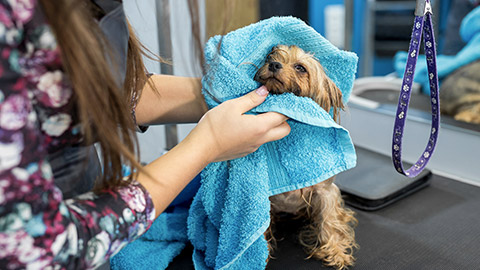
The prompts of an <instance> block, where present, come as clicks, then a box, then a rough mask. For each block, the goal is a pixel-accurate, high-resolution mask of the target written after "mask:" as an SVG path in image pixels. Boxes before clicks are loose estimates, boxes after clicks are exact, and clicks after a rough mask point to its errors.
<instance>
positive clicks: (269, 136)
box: [264, 122, 291, 143]
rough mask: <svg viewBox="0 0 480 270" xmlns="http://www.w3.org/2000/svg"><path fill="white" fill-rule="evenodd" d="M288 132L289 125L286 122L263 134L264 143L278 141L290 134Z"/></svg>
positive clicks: (289, 129)
mask: <svg viewBox="0 0 480 270" xmlns="http://www.w3.org/2000/svg"><path fill="white" fill-rule="evenodd" d="M290 131H291V128H290V125H289V124H288V123H287V122H283V124H280V125H279V126H277V127H274V128H272V129H270V130H269V131H268V132H267V133H266V134H265V136H264V139H265V142H264V143H267V142H272V141H277V140H280V139H282V138H284V137H285V136H287V135H288V134H290Z"/></svg>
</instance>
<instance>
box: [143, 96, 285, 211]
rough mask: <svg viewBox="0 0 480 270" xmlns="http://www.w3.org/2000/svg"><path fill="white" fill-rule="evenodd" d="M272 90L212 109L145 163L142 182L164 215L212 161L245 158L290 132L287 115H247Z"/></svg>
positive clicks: (157, 208) (243, 97)
mask: <svg viewBox="0 0 480 270" xmlns="http://www.w3.org/2000/svg"><path fill="white" fill-rule="evenodd" d="M267 95H268V91H267V90H266V88H265V87H260V88H259V89H258V90H257V91H253V92H251V93H249V94H247V95H245V96H242V97H240V98H237V99H232V100H229V101H226V102H224V103H222V104H220V105H219V106H217V107H215V108H213V109H211V110H210V111H208V112H207V113H206V114H205V115H204V116H203V117H202V119H201V120H200V122H199V123H198V125H197V126H196V127H195V128H194V129H193V130H192V132H191V133H190V134H189V135H188V136H187V137H186V138H185V139H184V140H183V141H181V142H180V143H179V144H178V145H177V146H175V147H174V148H173V149H172V150H170V151H169V152H168V153H167V154H165V155H164V156H161V157H160V158H158V159H157V160H155V161H153V162H152V163H150V164H148V165H147V166H145V172H146V174H145V173H139V174H138V176H137V179H138V181H139V182H140V183H141V184H142V185H143V186H144V187H145V188H146V189H147V190H148V192H149V193H150V195H151V197H152V200H153V204H154V206H155V210H156V213H157V214H160V213H161V212H162V211H163V210H164V209H165V208H166V207H167V206H168V205H169V204H170V202H171V201H172V200H173V199H174V198H175V197H176V196H177V195H178V193H180V191H181V190H182V189H183V188H184V187H185V186H186V185H187V184H188V182H189V181H190V180H191V179H193V178H194V177H195V175H197V174H198V173H199V172H200V171H201V170H202V169H203V168H204V167H205V166H206V165H207V164H208V163H210V162H217V161H223V160H230V159H235V158H239V157H243V156H245V155H247V154H249V153H252V152H254V151H255V150H256V149H258V147H260V146H261V145H262V144H264V143H266V142H270V141H274V140H278V139H281V138H283V137H285V136H286V135H287V134H288V133H289V132H290V126H289V125H288V124H287V122H286V120H287V118H286V117H285V116H284V115H281V114H278V113H274V112H269V113H264V114H259V115H246V114H244V113H245V112H247V111H249V110H251V109H252V108H254V107H256V106H258V105H259V104H260V103H262V102H263V101H264V100H265V98H266V96H267Z"/></svg>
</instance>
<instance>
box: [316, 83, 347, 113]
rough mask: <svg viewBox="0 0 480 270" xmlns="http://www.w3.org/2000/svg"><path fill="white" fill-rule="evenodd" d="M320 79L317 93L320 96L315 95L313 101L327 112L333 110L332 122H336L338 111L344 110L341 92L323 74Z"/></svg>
mask: <svg viewBox="0 0 480 270" xmlns="http://www.w3.org/2000/svg"><path fill="white" fill-rule="evenodd" d="M322 77H323V78H322V83H321V84H320V88H321V89H319V90H320V91H318V92H317V93H320V94H317V96H316V100H315V101H316V102H317V103H318V104H320V106H321V107H322V108H323V109H324V110H325V111H327V112H330V110H331V109H333V120H335V121H336V122H338V121H339V119H340V110H343V109H344V105H343V97H342V91H340V89H339V88H338V87H337V86H336V85H335V83H334V82H333V81H332V80H331V79H330V78H328V77H327V76H326V75H325V74H323V76H322Z"/></svg>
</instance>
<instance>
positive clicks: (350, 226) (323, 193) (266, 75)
mask: <svg viewBox="0 0 480 270" xmlns="http://www.w3.org/2000/svg"><path fill="white" fill-rule="evenodd" d="M274 62H278V63H280V64H281V66H282V68H281V69H278V70H275V71H272V69H271V68H270V69H269V66H270V64H271V63H274ZM298 65H301V66H302V67H303V68H299V67H298ZM255 79H256V80H257V81H259V82H261V83H262V84H264V85H266V86H267V88H268V89H269V91H270V92H271V93H275V94H281V93H285V92H292V93H294V94H296V95H298V96H306V97H311V98H312V99H313V100H314V101H316V102H317V103H318V104H319V105H320V106H322V108H324V109H325V110H326V111H330V110H331V109H333V113H334V119H335V120H336V121H338V118H339V116H338V114H339V111H340V110H341V109H343V108H344V106H343V103H342V94H341V91H340V90H339V89H338V87H336V86H335V84H334V83H333V81H332V80H330V79H329V78H328V77H327V75H326V74H325V72H324V71H323V68H322V66H321V65H320V63H319V62H318V61H317V60H315V58H314V57H313V56H312V55H311V54H308V53H305V52H304V51H303V50H301V49H300V48H298V47H296V46H285V45H279V46H276V47H275V48H274V49H273V50H272V52H271V53H270V54H269V55H268V57H267V61H266V63H265V65H263V66H262V67H261V68H260V69H259V70H258V72H257V74H256V75H255ZM333 181H334V177H332V178H330V179H327V180H325V181H323V182H321V183H319V184H316V185H313V186H310V187H306V188H302V189H299V190H293V191H290V192H286V193H282V194H278V195H275V196H272V197H270V201H271V206H272V207H271V216H272V218H271V224H270V227H269V228H268V230H267V231H266V232H265V237H266V239H267V241H268V243H269V251H270V258H274V257H273V255H272V254H273V252H274V249H275V245H276V239H275V236H274V226H275V220H276V219H277V215H278V214H279V213H282V212H283V213H289V214H292V215H294V216H295V217H296V218H301V219H305V220H306V221H307V222H308V223H307V225H306V226H305V227H304V228H303V229H302V230H301V231H300V233H299V235H298V237H299V242H300V244H301V245H302V246H303V247H304V248H305V251H306V253H307V254H308V257H307V259H309V258H315V259H319V260H322V261H323V262H324V264H325V265H327V266H333V267H335V268H337V269H345V268H347V267H348V266H351V265H353V263H354V261H355V259H354V257H353V251H354V249H355V248H358V245H357V243H356V242H355V232H354V226H355V225H356V224H357V220H356V218H355V217H354V213H353V211H352V210H350V209H347V208H345V207H344V202H343V199H342V197H341V194H340V190H339V189H338V187H337V186H336V185H335V184H334V183H333Z"/></svg>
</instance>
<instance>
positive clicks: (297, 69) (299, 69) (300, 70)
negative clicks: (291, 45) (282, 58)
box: [295, 65, 307, 73]
mask: <svg viewBox="0 0 480 270" xmlns="http://www.w3.org/2000/svg"><path fill="white" fill-rule="evenodd" d="M295 70H296V71H298V72H302V73H305V72H307V70H306V69H305V67H304V66H302V65H295Z"/></svg>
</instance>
